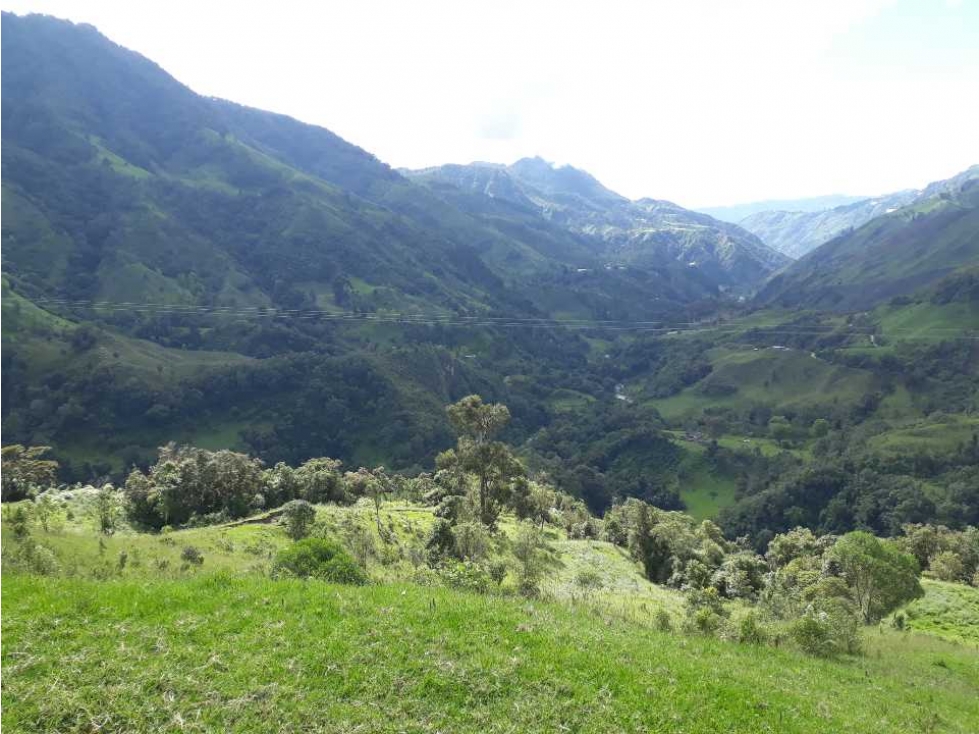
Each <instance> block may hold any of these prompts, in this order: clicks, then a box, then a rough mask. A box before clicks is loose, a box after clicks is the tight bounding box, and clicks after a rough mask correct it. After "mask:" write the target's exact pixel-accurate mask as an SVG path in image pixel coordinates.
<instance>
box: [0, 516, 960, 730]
mask: <svg viewBox="0 0 979 734" xmlns="http://www.w3.org/2000/svg"><path fill="white" fill-rule="evenodd" d="M72 507H73V511H74V517H73V519H72V520H70V521H67V522H66V523H64V526H63V527H62V528H60V529H58V530H57V531H55V532H44V531H43V530H42V529H41V528H40V527H39V526H37V525H36V524H35V525H33V526H32V530H31V532H32V534H33V536H34V537H35V538H36V539H37V540H38V541H39V542H41V543H43V544H44V545H45V546H47V547H49V548H51V549H52V550H53V551H54V553H55V554H56V557H57V558H58V561H59V565H60V567H61V573H60V575H59V576H55V577H30V576H26V575H23V574H21V573H17V572H15V573H11V572H9V571H5V572H4V578H3V584H4V588H3V590H4V592H5V593H4V594H3V598H2V625H3V628H2V633H3V639H4V645H3V650H2V655H3V673H4V701H3V703H4V706H3V711H2V717H3V718H2V724H3V727H4V730H5V731H11V732H19V731H90V730H93V729H97V730H99V731H103V732H122V731H171V730H174V731H175V730H186V731H241V732H250V731H255V732H258V731H261V732H265V731H310V730H314V731H338V732H339V731H344V732H345V731H357V730H362V731H381V732H384V731H392V732H394V731H433V732H434V731H453V732H455V731H476V730H479V731H485V732H495V731H565V730H567V731H580V732H599V731H602V732H605V731H607V732H618V731H653V732H674V731H685V732H716V731H728V732H752V733H754V732H822V731H826V732H835V731H859V732H888V733H890V732H918V731H936V732H970V731H974V730H975V728H976V726H977V725H979V697H976V696H975V695H974V694H975V691H976V690H977V687H979V664H977V662H979V655H977V653H976V651H975V650H974V649H973V646H972V645H971V644H970V645H964V644H961V643H960V644H955V643H954V642H951V641H944V640H941V639H938V638H937V637H935V636H933V635H931V634H919V632H929V633H931V632H935V633H936V634H944V635H946V636H954V637H956V638H957V639H959V640H972V639H973V638H971V637H969V634H974V627H972V628H971V629H972V630H973V633H968V630H969V629H970V628H969V627H968V625H969V624H972V625H974V624H975V619H976V617H977V616H979V615H977V614H976V610H975V602H976V599H977V597H979V591H977V590H975V589H967V588H966V587H958V586H955V585H950V584H940V583H937V582H927V581H926V583H925V586H926V590H927V595H926V597H925V598H924V599H922V600H919V601H917V602H915V603H914V604H913V605H911V607H909V610H910V609H916V610H917V611H915V612H912V613H911V614H909V617H911V620H910V623H911V625H912V627H913V628H914V630H915V631H914V632H910V633H908V632H905V633H897V632H894V631H891V630H889V629H888V628H886V626H884V627H883V628H882V630H883V631H877V630H872V631H869V632H868V634H867V636H866V637H867V639H866V647H867V651H866V654H865V655H864V656H861V657H847V658H841V659H838V660H820V659H815V658H810V657H806V656H803V655H802V654H800V653H798V652H796V651H794V650H793V649H790V648H787V647H785V646H783V647H782V648H777V649H776V648H772V647H758V646H752V645H739V644H736V643H732V642H726V641H722V640H717V639H707V638H702V637H698V636H685V635H681V634H671V633H660V632H657V631H655V630H654V629H653V628H654V626H655V625H654V620H655V614H656V613H657V612H658V611H659V610H666V611H667V612H668V613H669V614H670V615H671V617H673V619H674V624H676V622H678V620H679V617H680V615H681V614H682V604H683V597H682V595H681V594H680V593H679V592H677V591H674V590H671V589H667V588H664V587H658V586H655V585H653V584H651V583H649V582H648V581H647V580H646V579H645V578H644V577H643V575H642V571H641V568H640V567H639V566H638V565H637V564H636V563H635V562H634V561H633V560H632V559H631V558H630V557H629V556H628V554H627V553H626V552H625V551H624V550H622V549H621V548H617V547H615V546H612V545H611V544H609V543H605V542H601V541H595V540H587V541H580V540H576V541H572V540H568V539H567V538H566V537H565V536H564V533H563V532H562V531H560V530H557V529H554V528H548V529H547V534H548V536H549V541H550V547H551V550H550V554H549V556H550V560H549V562H548V567H549V568H548V576H547V581H546V583H545V594H546V597H547V599H549V601H544V600H539V601H529V600H526V599H522V598H520V597H518V596H513V595H505V594H499V593H494V594H490V595H482V596H481V595H474V594H467V593H463V592H458V591H453V590H451V589H447V588H444V587H442V586H419V585H414V584H408V583H405V581H406V579H409V578H412V574H413V572H414V566H413V565H412V563H411V562H409V561H408V560H407V559H406V558H404V557H403V555H404V553H403V549H405V548H407V547H409V546H411V545H412V544H417V543H419V542H420V541H421V540H422V539H423V538H424V536H425V533H426V532H427V530H428V528H429V527H430V525H431V523H432V522H433V515H432V511H431V508H428V507H421V506H417V505H413V504H410V503H405V502H400V501H392V502H387V503H385V504H384V506H383V508H382V511H381V522H382V525H383V526H385V527H386V528H387V532H389V533H390V534H392V535H393V537H394V538H396V541H397V542H396V543H394V544H391V545H389V546H388V547H387V549H386V550H384V552H385V553H387V554H388V555H389V558H388V559H387V560H385V561H383V562H382V561H381V560H380V559H379V558H377V557H375V558H374V559H373V560H372V561H371V562H370V564H369V570H370V573H371V576H372V577H373V579H374V580H375V583H374V584H373V585H371V586H368V587H365V588H353V587H341V586H331V585H326V584H322V583H320V582H315V581H311V582H301V581H292V580H274V579H271V578H270V577H269V572H270V570H271V564H272V559H273V558H274V555H275V553H276V551H277V550H278V549H279V548H281V547H283V546H285V545H286V544H287V543H288V542H289V541H288V540H287V539H286V538H285V535H284V533H283V531H282V529H281V528H279V527H278V526H277V525H276V524H275V523H274V518H271V517H270V516H268V515H259V516H256V517H254V518H251V519H250V522H248V523H234V524H230V525H226V526H212V527H205V528H192V529H187V530H177V531H173V532H168V533H162V534H147V533H137V532H133V531H132V530H130V529H128V528H125V527H123V528H122V529H121V530H120V531H119V532H118V533H116V534H115V535H113V536H110V537H103V538H102V542H101V543H100V542H99V536H98V535H96V534H95V532H94V529H93V525H92V520H91V519H90V518H89V516H88V514H87V512H86V510H85V500H84V499H83V498H81V497H77V498H76V499H74V500H73V501H72ZM9 509H10V506H7V507H6V508H5V515H4V516H5V517H6V512H8V511H9ZM318 519H319V520H320V521H321V522H322V523H323V524H324V525H325V527H326V529H327V530H328V532H331V533H333V534H336V535H337V536H339V537H344V533H345V532H346V531H347V530H349V529H350V528H351V527H355V526H360V527H361V528H367V529H370V531H371V533H372V535H373V536H374V540H375V543H376V544H377V545H378V546H379V547H380V546H381V541H380V539H379V536H377V534H376V528H375V525H374V519H373V508H372V505H370V504H369V503H367V502H361V503H359V504H357V505H353V506H349V507H335V506H324V507H320V508H319V509H318ZM263 520H264V522H263ZM270 520H271V522H269V521H270ZM516 527H517V525H516V521H515V520H514V519H513V518H512V517H509V516H505V517H504V518H502V521H501V524H500V530H501V534H500V536H498V538H497V540H496V541H494V544H495V545H497V546H499V545H500V544H501V543H503V544H504V545H505V543H506V538H509V537H512V536H513V534H514V532H515V530H516ZM2 539H3V544H4V549H3V553H4V557H5V558H6V557H7V554H8V553H9V552H10V551H11V550H12V548H11V544H13V543H15V542H16V541H14V540H13V536H12V533H11V532H9V528H8V527H6V526H5V527H4V532H3V535H2ZM187 546H194V547H195V548H197V549H198V550H199V551H201V553H202V554H203V557H204V563H203V565H201V566H189V567H188V565H187V564H185V563H183V562H182V559H181V558H180V554H181V552H182V550H183V548H185V547H187ZM399 549H401V550H399ZM122 554H125V558H126V563H125V565H124V566H123V567H122V568H120V562H119V559H120V557H121V556H122ZM585 576H587V577H588V578H589V579H590V582H589V583H587V584H584V583H582V581H581V579H582V578H583V577H585ZM970 604H971V605H972V606H971V607H970V606H969V605H970ZM926 610H927V611H926ZM970 619H971V620H972V621H971V622H970V621H969V620H970ZM926 620H931V622H930V624H931V626H929V623H926ZM947 620H954V624H955V626H956V629H957V630H959V633H958V634H957V635H949V634H948V629H947V628H948V626H949V622H947ZM967 633H968V634H967Z"/></svg>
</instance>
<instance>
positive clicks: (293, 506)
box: [282, 500, 316, 540]
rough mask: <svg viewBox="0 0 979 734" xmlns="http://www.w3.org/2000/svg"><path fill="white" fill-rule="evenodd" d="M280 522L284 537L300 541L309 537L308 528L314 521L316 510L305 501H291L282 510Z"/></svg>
mask: <svg viewBox="0 0 979 734" xmlns="http://www.w3.org/2000/svg"><path fill="white" fill-rule="evenodd" d="M282 520H283V522H284V524H285V527H286V535H288V536H289V537H290V538H292V539H293V540H302V539H303V538H305V537H306V536H307V535H309V528H310V526H311V525H312V524H313V521H314V520H316V508H315V507H313V506H312V505H311V504H310V503H309V502H307V501H306V500H292V501H291V502H287V503H286V504H285V506H284V507H283V508H282Z"/></svg>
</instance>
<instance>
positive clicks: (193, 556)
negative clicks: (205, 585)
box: [180, 545, 204, 566]
mask: <svg viewBox="0 0 979 734" xmlns="http://www.w3.org/2000/svg"><path fill="white" fill-rule="evenodd" d="M180 559H181V560H182V561H184V562H185V563H188V564H190V565H192V566H203V565H204V554H203V553H201V552H200V551H199V550H198V549H197V548H195V547H194V546H192V545H188V546H187V547H186V548H184V549H183V550H182V551H181V552H180Z"/></svg>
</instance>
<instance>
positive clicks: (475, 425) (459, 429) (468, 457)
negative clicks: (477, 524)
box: [446, 395, 524, 525]
mask: <svg viewBox="0 0 979 734" xmlns="http://www.w3.org/2000/svg"><path fill="white" fill-rule="evenodd" d="M446 412H447V413H448V416H449V422H450V423H451V424H452V427H453V428H454V429H455V431H456V433H457V434H458V435H459V442H458V444H457V446H456V449H455V454H456V458H457V460H458V463H459V466H460V467H461V468H462V469H463V470H464V471H465V472H468V473H470V474H473V475H475V477H476V479H477V499H478V504H479V519H480V520H481V521H482V522H483V523H485V524H486V525H492V524H494V523H495V522H496V516H497V514H498V512H499V510H498V507H497V504H498V502H500V501H504V500H506V499H507V494H508V493H509V491H510V489H511V483H512V482H513V480H514V479H516V478H517V477H520V476H522V475H523V474H524V470H523V467H522V466H521V465H520V462H519V461H517V458H516V457H515V456H514V455H513V452H512V451H511V450H510V448H509V447H508V446H507V445H506V444H503V443H501V442H499V441H494V440H492V439H493V437H494V436H495V435H496V434H497V433H499V432H500V431H501V430H502V429H503V427H504V426H505V425H506V424H507V422H508V421H509V420H510V411H509V410H507V407H506V406H505V405H499V404H497V405H487V404H485V403H483V399H482V398H481V397H479V396H478V395H470V396H468V397H465V398H463V399H462V400H460V401H459V402H458V403H455V404H454V405H450V406H449V407H448V408H446Z"/></svg>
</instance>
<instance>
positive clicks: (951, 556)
mask: <svg viewBox="0 0 979 734" xmlns="http://www.w3.org/2000/svg"><path fill="white" fill-rule="evenodd" d="M928 569H929V570H930V571H931V575H932V576H934V577H935V578H936V579H938V580H939V581H960V580H962V577H963V575H964V574H965V564H963V563H962V559H961V558H959V556H958V554H957V553H953V552H952V551H942V552H941V553H936V554H935V555H933V556H932V557H931V559H929V561H928Z"/></svg>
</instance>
